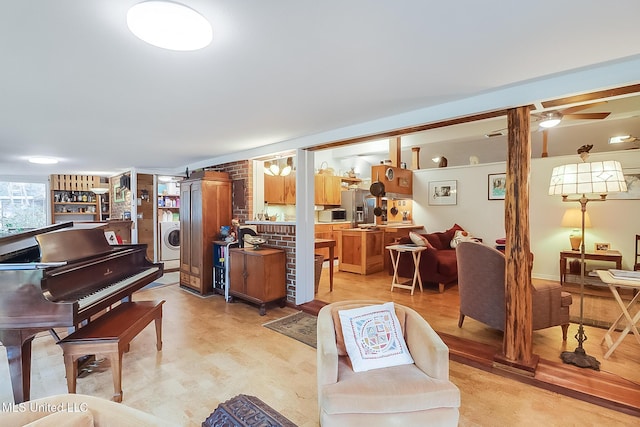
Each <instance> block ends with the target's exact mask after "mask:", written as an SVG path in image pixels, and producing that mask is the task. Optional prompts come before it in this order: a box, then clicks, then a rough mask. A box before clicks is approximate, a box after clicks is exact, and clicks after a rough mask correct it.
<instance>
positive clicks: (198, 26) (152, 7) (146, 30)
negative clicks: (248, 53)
mask: <svg viewBox="0 0 640 427" xmlns="http://www.w3.org/2000/svg"><path fill="white" fill-rule="evenodd" d="M127 26H128V27H129V30H131V32H132V33H133V34H134V35H135V36H136V37H138V38H139V39H141V40H143V41H145V42H147V43H149V44H151V45H153V46H157V47H161V48H164V49H169V50H179V51H190V50H198V49H202V48H204V47H206V46H208V45H209V44H210V43H211V40H212V39H213V30H212V29H211V24H209V21H207V20H206V19H205V18H204V16H202V15H200V14H199V13H198V12H196V11H195V10H193V9H191V8H190V7H187V6H185V5H182V4H180V3H174V2H170V1H155V0H152V1H145V2H142V3H138V4H136V5H134V6H133V7H131V9H129V11H128V12H127Z"/></svg>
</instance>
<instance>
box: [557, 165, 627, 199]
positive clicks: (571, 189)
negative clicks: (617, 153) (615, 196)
mask: <svg viewBox="0 0 640 427" xmlns="http://www.w3.org/2000/svg"><path fill="white" fill-rule="evenodd" d="M624 191H627V184H626V182H625V180H624V174H623V172H622V166H621V165H620V162H617V161H615V160H607V161H602V162H585V163H571V164H568V165H562V166H556V167H555V168H553V172H552V173H551V181H550V183H549V195H550V196H553V195H562V196H567V195H569V194H590V193H592V194H607V193H616V192H624Z"/></svg>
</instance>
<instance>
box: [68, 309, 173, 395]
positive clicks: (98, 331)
mask: <svg viewBox="0 0 640 427" xmlns="http://www.w3.org/2000/svg"><path fill="white" fill-rule="evenodd" d="M163 303H164V301H139V302H125V303H121V304H120V305H118V306H117V307H115V308H114V309H112V310H110V311H108V312H107V313H105V314H103V315H102V316H100V317H99V318H97V319H96V320H94V321H92V322H91V323H89V324H88V325H87V326H84V327H82V328H80V329H78V330H77V331H75V332H74V333H72V334H70V335H69V336H67V337H66V338H64V339H62V340H60V341H59V342H58V344H60V346H61V347H62V352H63V357H64V366H65V370H66V374H67V389H68V391H69V393H75V392H76V377H77V376H78V367H77V363H76V361H77V360H78V359H79V358H81V357H83V356H84V355H86V354H102V355H105V356H106V357H108V358H109V361H110V363H111V371H112V375H113V390H114V394H113V400H114V401H116V402H121V401H122V354H123V353H124V352H126V351H129V343H130V342H131V340H132V339H133V338H135V337H136V336H137V335H138V334H139V333H140V332H141V331H142V330H143V329H144V328H145V327H146V326H147V325H148V324H149V323H151V321H152V320H155V327H156V348H157V350H158V351H160V350H162V304H163Z"/></svg>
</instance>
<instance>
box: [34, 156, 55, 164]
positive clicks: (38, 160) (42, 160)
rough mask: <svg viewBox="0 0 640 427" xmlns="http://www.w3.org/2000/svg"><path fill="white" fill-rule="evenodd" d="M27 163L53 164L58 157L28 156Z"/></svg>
mask: <svg viewBox="0 0 640 427" xmlns="http://www.w3.org/2000/svg"><path fill="white" fill-rule="evenodd" d="M29 163H35V164H38V165H55V164H56V163H58V159H54V158H53V157H29Z"/></svg>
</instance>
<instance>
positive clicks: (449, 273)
mask: <svg viewBox="0 0 640 427" xmlns="http://www.w3.org/2000/svg"><path fill="white" fill-rule="evenodd" d="M457 230H463V228H462V227H460V226H459V225H458V224H455V225H454V226H453V227H451V228H450V229H448V230H446V231H442V232H436V233H429V234H422V236H424V237H425V238H426V239H427V240H428V241H429V243H430V245H431V247H427V250H425V251H423V252H422V256H421V258H420V264H419V274H420V278H421V279H422V285H423V286H435V285H437V286H438V290H439V291H440V292H444V288H445V285H448V284H451V283H455V282H456V281H457V280H458V263H457V260H456V250H455V248H452V247H451V239H453V237H454V236H455V233H456V231H457ZM397 243H398V244H411V243H413V242H412V241H411V239H410V238H408V237H402V238H400V239H399V241H398V242H397ZM413 272H414V266H413V258H412V256H411V254H410V253H408V252H404V253H402V254H401V255H400V260H399V262H398V275H399V276H401V277H409V278H411V277H413ZM389 274H393V266H391V268H390V271H389Z"/></svg>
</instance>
